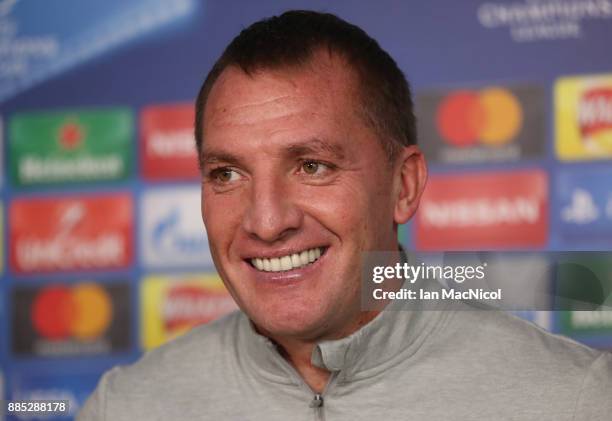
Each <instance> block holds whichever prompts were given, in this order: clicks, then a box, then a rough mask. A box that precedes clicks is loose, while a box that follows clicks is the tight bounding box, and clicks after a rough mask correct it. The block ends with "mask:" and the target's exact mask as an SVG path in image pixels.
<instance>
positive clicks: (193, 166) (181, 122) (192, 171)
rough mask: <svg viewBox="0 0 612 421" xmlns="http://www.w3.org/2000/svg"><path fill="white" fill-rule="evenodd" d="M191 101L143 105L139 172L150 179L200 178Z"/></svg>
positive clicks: (193, 112)
mask: <svg viewBox="0 0 612 421" xmlns="http://www.w3.org/2000/svg"><path fill="white" fill-rule="evenodd" d="M194 119H195V111H194V108H193V105H192V104H181V105H165V106H153V107H148V108H145V109H144V110H143V111H142V114H141V117H140V132H141V136H142V137H141V154H142V174H143V177H144V178H146V179H149V180H176V179H194V178H198V177H199V170H198V161H197V153H196V147H195V138H194V126H193V124H194Z"/></svg>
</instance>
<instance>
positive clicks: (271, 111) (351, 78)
mask: <svg viewBox="0 0 612 421" xmlns="http://www.w3.org/2000/svg"><path fill="white" fill-rule="evenodd" d="M357 88H358V84H357V78H356V76H355V74H354V72H353V71H351V70H350V67H349V66H348V64H347V63H346V61H345V60H344V59H342V58H340V57H338V56H336V55H331V54H329V53H327V52H318V53H315V54H313V57H312V58H311V59H310V60H309V61H308V62H307V63H305V64H304V65H301V66H299V67H290V68H287V67H285V68H282V69H263V70H259V71H256V72H254V73H252V74H250V75H249V74H246V73H245V72H244V71H242V69H240V68H238V67H236V66H230V67H227V68H226V69H225V70H224V71H223V72H222V73H221V75H220V76H219V78H218V79H217V81H216V82H215V84H214V85H213V87H212V89H211V91H210V94H209V96H208V100H207V102H206V107H205V110H204V131H205V132H206V131H207V129H212V128H215V127H223V126H227V125H252V124H256V123H262V122H265V121H267V120H268V121H274V120H275V119H283V118H291V117H292V116H299V115H302V116H303V114H308V113H310V114H312V116H313V117H316V116H317V115H323V114H325V115H327V116H333V115H336V114H339V113H343V114H344V113H346V112H350V113H351V114H354V110H355V109H356V107H357V106H358V104H357V102H358V98H359V96H358V92H357Z"/></svg>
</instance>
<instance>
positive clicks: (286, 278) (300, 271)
mask: <svg viewBox="0 0 612 421" xmlns="http://www.w3.org/2000/svg"><path fill="white" fill-rule="evenodd" d="M328 249H329V247H313V248H310V249H305V250H302V251H301V252H297V251H296V252H295V253H291V254H284V255H279V256H278V257H272V258H263V257H258V258H250V259H244V260H243V261H244V263H245V265H246V266H247V268H248V270H249V272H250V273H251V274H252V276H253V277H254V278H255V280H256V281H263V282H274V284H293V283H296V282H299V281H301V280H304V278H305V277H306V276H307V275H310V274H311V273H312V272H313V271H315V270H316V269H317V268H318V267H319V266H320V265H321V262H322V261H324V260H326V259H325V257H326V256H327V254H328V253H327V251H328ZM315 250H318V251H319V252H318V253H319V254H318V253H317V251H315ZM304 251H307V252H308V262H307V263H306V264H302V261H301V256H304V257H306V256H305V255H303V254H302V253H303V252H304ZM311 252H312V253H314V256H313V255H312V254H311ZM317 254H318V255H317ZM294 255H297V256H299V259H300V261H299V262H297V261H295V263H296V266H295V267H294V265H293V263H294V262H291V263H289V262H288V261H287V259H290V260H291V257H289V256H294ZM311 256H312V257H313V259H311ZM295 258H296V257H295V256H294V257H293V260H295ZM283 259H284V260H285V261H284V262H282V260H283ZM257 260H260V262H257ZM266 260H267V263H266ZM264 264H265V265H266V266H265V267H263V265H264ZM272 264H274V265H275V266H274V268H272V267H271V265H272ZM289 264H290V265H291V266H290V267H289V266H288V265H289ZM256 265H261V269H259V268H258V267H257V266H256ZM277 265H280V267H278V266H277ZM287 267H289V269H286V268H287ZM265 268H268V269H269V270H265Z"/></svg>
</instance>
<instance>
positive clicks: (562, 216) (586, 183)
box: [556, 169, 612, 245]
mask: <svg viewBox="0 0 612 421" xmlns="http://www.w3.org/2000/svg"><path fill="white" fill-rule="evenodd" d="M610 179H612V172H611V171H609V170H604V169H588V170H585V169H582V170H580V171H570V170H564V171H563V172H561V173H560V174H559V176H558V179H557V183H556V188H557V201H558V204H557V208H558V212H559V223H560V226H559V228H560V229H559V230H558V232H559V234H560V236H561V237H562V239H564V240H566V241H567V242H568V245H575V244H576V242H577V241H578V242H581V243H584V244H589V243H590V244H596V243H601V242H607V243H611V242H612V240H611V239H612V186H611V185H610V183H609V182H608V180H610Z"/></svg>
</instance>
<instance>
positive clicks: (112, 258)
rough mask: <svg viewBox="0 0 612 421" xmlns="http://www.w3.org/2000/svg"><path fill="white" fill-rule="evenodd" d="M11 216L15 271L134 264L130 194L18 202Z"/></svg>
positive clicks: (114, 266)
mask: <svg viewBox="0 0 612 421" xmlns="http://www.w3.org/2000/svg"><path fill="white" fill-rule="evenodd" d="M9 218H10V263H11V266H12V268H13V270H15V271H16V272H20V273H32V272H45V271H66V270H82V269H107V268H119V267H125V266H127V265H129V264H130V262H131V261H132V229H131V225H132V201H131V198H130V196H129V195H127V194H121V195H112V196H102V197H78V198H74V197H73V198H59V199H58V198H52V199H18V200H15V201H13V203H11V207H10V215H9Z"/></svg>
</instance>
